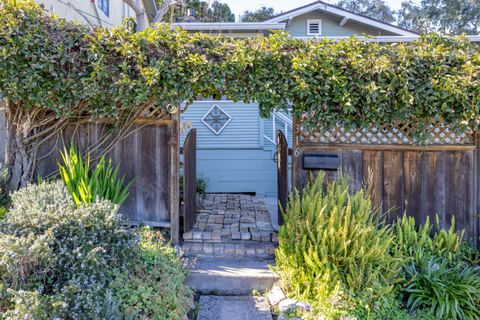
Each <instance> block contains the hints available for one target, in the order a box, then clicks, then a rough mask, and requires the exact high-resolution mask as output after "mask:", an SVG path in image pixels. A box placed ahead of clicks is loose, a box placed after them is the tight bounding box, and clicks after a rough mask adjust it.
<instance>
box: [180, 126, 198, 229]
mask: <svg viewBox="0 0 480 320" xmlns="http://www.w3.org/2000/svg"><path fill="white" fill-rule="evenodd" d="M182 214H183V232H187V231H189V230H190V229H191V228H192V226H193V224H194V223H195V220H196V218H197V130H196V129H191V130H190V132H189V133H188V135H187V137H186V138H185V142H184V144H183V213H182Z"/></svg>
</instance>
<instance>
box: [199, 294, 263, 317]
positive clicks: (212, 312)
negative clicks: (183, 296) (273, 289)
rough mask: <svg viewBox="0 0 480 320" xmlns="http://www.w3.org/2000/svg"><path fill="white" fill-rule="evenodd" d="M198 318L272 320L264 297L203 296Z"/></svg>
mask: <svg viewBox="0 0 480 320" xmlns="http://www.w3.org/2000/svg"><path fill="white" fill-rule="evenodd" d="M197 320H272V313H271V312H270V305H269V304H268V301H267V299H266V298H264V297H253V296H235V297H233V296H201V297H200V301H199V311H198V316H197Z"/></svg>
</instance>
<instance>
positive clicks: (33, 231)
mask: <svg viewBox="0 0 480 320" xmlns="http://www.w3.org/2000/svg"><path fill="white" fill-rule="evenodd" d="M137 243H138V237H137V236H136V234H135V233H134V232H133V231H131V230H129V229H126V228H123V227H122V226H121V225H120V220H119V217H118V214H117V206H115V205H113V204H112V203H110V202H108V201H100V202H97V203H94V204H91V205H85V206H81V207H79V208H76V207H75V204H74V203H73V201H72V199H71V196H70V194H69V193H68V191H67V189H66V188H65V186H64V185H63V183H62V182H52V183H43V184H40V185H32V186H28V187H26V188H24V189H22V190H20V191H18V192H16V193H14V194H13V195H12V209H11V210H10V211H9V212H8V213H7V215H6V217H5V219H4V220H3V221H2V222H0V280H1V282H2V283H3V286H4V287H6V288H8V290H6V294H5V295H6V297H7V298H8V297H11V299H10V301H9V302H8V301H7V302H3V304H5V305H10V306H9V310H10V311H8V312H7V313H6V314H5V315H3V316H4V317H10V316H9V313H12V312H13V313H14V314H15V312H21V310H23V309H24V308H23V307H22V306H21V305H19V304H23V303H22V301H26V300H25V299H27V298H28V299H33V297H34V296H35V295H32V294H33V293H34V292H37V293H38V294H40V296H39V297H37V298H36V299H37V300H38V301H37V302H38V305H39V306H38V308H34V309H35V310H36V311H35V312H38V313H39V314H41V313H46V315H47V318H49V319H53V318H61V319H67V318H68V319H102V318H105V317H106V316H107V314H109V315H112V314H114V313H115V309H116V307H117V306H116V305H115V303H114V302H113V301H112V299H111V293H110V292H109V290H108V289H106V288H107V287H108V284H109V283H110V282H111V281H112V277H113V274H112V272H111V270H113V269H115V268H122V266H124V265H125V264H126V262H127V261H128V260H131V258H132V257H133V256H134V252H135V247H136V246H137ZM22 292H23V293H22ZM25 292H30V294H26V293H25ZM21 297H23V298H21ZM28 299H27V300H28ZM0 306H1V305H0ZM0 310H1V308H0ZM25 310H28V308H27V309H25ZM32 310H33V309H32ZM39 310H42V311H41V312H40V311H39ZM32 312H33V311H32ZM0 316H1V312H0ZM12 316H13V317H14V318H15V317H17V316H18V315H16V316H14V315H12ZM22 317H27V318H29V317H30V318H32V317H34V314H23V315H22ZM37 317H40V316H37Z"/></svg>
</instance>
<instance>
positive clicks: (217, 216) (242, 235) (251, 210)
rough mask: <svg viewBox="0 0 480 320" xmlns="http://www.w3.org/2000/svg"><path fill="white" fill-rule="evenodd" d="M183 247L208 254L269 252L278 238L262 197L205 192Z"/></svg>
mask: <svg viewBox="0 0 480 320" xmlns="http://www.w3.org/2000/svg"><path fill="white" fill-rule="evenodd" d="M183 239H184V240H185V243H184V250H185V251H187V252H191V253H196V254H206V255H218V256H224V255H247V256H268V255H272V254H273V250H274V244H273V243H276V242H278V240H277V234H276V232H275V231H274V229H273V226H272V222H271V219H270V214H269V212H268V209H267V207H266V205H265V203H264V200H263V199H262V198H257V197H254V196H251V195H244V194H207V195H205V197H204V199H203V201H202V204H201V206H200V209H199V211H198V215H197V221H196V222H195V224H194V226H193V228H192V230H191V231H189V232H186V233H184V235H183Z"/></svg>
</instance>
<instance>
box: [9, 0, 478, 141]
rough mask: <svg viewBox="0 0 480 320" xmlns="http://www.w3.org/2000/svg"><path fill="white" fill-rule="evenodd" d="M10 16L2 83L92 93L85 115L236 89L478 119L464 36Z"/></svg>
mask: <svg viewBox="0 0 480 320" xmlns="http://www.w3.org/2000/svg"><path fill="white" fill-rule="evenodd" d="M0 26H1V27H0V65H1V66H2V67H1V68H0V95H3V96H5V97H7V98H9V99H10V100H11V101H12V102H17V103H20V102H21V104H20V105H21V106H22V107H25V108H36V107H45V108H47V109H49V110H53V111H55V112H56V113H57V114H58V116H66V117H68V116H69V114H71V112H72V110H74V109H75V108H78V106H79V105H83V106H84V105H88V106H89V112H90V114H89V115H84V116H87V117H93V118H95V117H100V116H108V117H114V118H115V117H119V115H120V114H122V111H125V110H129V109H135V107H136V106H139V105H141V104H142V103H145V102H146V101H156V102H157V103H158V104H160V105H163V106H164V107H165V108H167V107H169V106H170V107H171V106H178V105H179V104H180V103H181V102H182V101H192V100H194V99H196V98H198V97H201V96H203V97H207V96H214V97H217V96H221V95H226V96H227V97H229V98H231V99H233V100H237V101H240V100H243V101H247V102H249V101H257V102H259V103H260V108H261V113H262V114H263V115H267V114H268V113H269V112H270V111H272V110H273V109H275V108H284V107H286V106H287V105H288V104H289V103H290V102H291V103H293V109H294V112H295V113H296V114H297V115H300V114H302V113H303V114H304V115H306V116H307V117H308V118H309V119H310V120H311V121H312V123H317V122H318V121H319V122H320V123H322V125H325V126H327V125H335V124H337V123H340V124H342V125H345V126H367V125H370V124H372V123H383V122H391V121H402V122H404V121H414V122H416V123H417V122H419V123H420V124H422V123H430V122H432V121H437V120H439V119H443V120H444V121H445V122H446V123H447V124H449V125H451V126H452V127H454V128H460V129H465V128H466V127H469V128H472V129H475V128H476V127H477V119H478V107H479V103H480V102H479V101H480V99H479V97H480V85H479V77H480V76H479V75H480V53H479V51H478V48H477V47H476V46H475V45H473V44H471V43H469V42H468V41H466V40H465V39H464V38H462V37H459V38H454V39H447V38H442V37H440V36H435V35H429V36H426V37H424V38H422V39H421V40H418V41H414V42H411V43H405V44H394V45H381V44H378V43H367V42H363V41H360V40H358V39H355V38H351V39H347V40H344V41H338V42H332V41H327V40H321V41H302V40H296V39H292V38H289V37H288V36H287V35H285V34H278V33H276V34H273V35H271V36H269V37H263V38H262V37H259V38H255V39H243V40H232V39H224V38H222V37H215V36H211V35H206V34H187V33H186V32H184V31H180V30H170V28H169V27H166V26H162V25H158V26H156V28H153V29H152V28H149V29H147V30H145V31H143V32H140V33H132V32H131V31H129V30H127V28H125V29H124V28H113V29H104V28H98V29H96V30H95V31H93V32H92V31H90V30H89V29H87V28H86V27H84V26H80V25H76V24H72V23H69V22H66V21H64V20H62V19H58V18H52V17H48V16H46V15H45V14H44V12H43V11H42V10H41V9H40V8H39V7H38V5H36V4H34V3H33V1H31V0H30V1H26V0H23V1H22V0H17V1H13V0H7V1H2V2H1V3H0ZM416 128H417V132H415V134H416V135H420V134H421V133H422V130H425V129H424V128H425V126H422V125H418V126H417V127H416Z"/></svg>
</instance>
